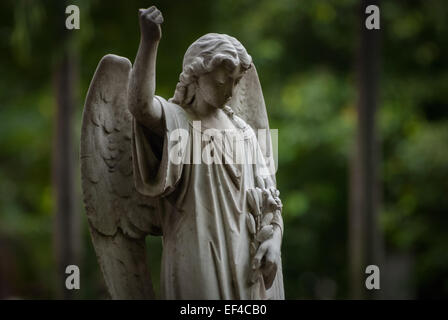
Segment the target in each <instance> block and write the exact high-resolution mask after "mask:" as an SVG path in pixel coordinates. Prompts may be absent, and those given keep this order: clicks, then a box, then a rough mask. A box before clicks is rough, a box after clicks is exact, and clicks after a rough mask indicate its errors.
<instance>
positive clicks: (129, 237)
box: [81, 55, 161, 299]
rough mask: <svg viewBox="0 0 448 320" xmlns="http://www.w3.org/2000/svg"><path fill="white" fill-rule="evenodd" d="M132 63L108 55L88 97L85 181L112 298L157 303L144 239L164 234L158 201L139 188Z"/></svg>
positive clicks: (93, 232)
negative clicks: (129, 100) (136, 182)
mask: <svg viewBox="0 0 448 320" xmlns="http://www.w3.org/2000/svg"><path fill="white" fill-rule="evenodd" d="M131 68H132V66H131V63H130V62H129V60H128V59H126V58H123V57H119V56H115V55H106V56H104V57H103V58H102V59H101V61H100V63H99V64H98V67H97V69H96V71H95V75H94V76H93V79H92V82H91V83H90V87H89V91H88V93H87V97H86V102H85V106H84V113H83V119H82V132H81V176H82V189H83V196H84V204H85V209H86V213H87V218H88V222H89V228H90V233H91V236H92V241H93V244H94V247H95V251H96V254H97V258H98V261H99V264H100V267H101V270H102V272H103V276H104V279H105V282H106V285H107V288H108V291H109V293H110V295H111V297H112V298H113V299H151V298H154V291H153V288H152V282H151V277H150V274H149V269H148V265H147V257H146V250H145V249H146V246H145V236H146V235H148V234H153V235H161V230H160V224H159V220H158V212H159V211H158V205H159V204H158V200H156V199H150V198H146V197H143V196H142V195H140V194H139V193H137V191H136V190H135V187H134V179H133V167H132V152H131V139H132V136H131V135H132V116H131V114H130V113H129V111H128V107H127V91H128V84H129V77H130V71H131Z"/></svg>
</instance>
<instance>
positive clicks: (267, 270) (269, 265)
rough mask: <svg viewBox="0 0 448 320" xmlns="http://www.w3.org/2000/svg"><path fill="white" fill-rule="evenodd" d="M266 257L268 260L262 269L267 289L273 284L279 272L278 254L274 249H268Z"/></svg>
mask: <svg viewBox="0 0 448 320" xmlns="http://www.w3.org/2000/svg"><path fill="white" fill-rule="evenodd" d="M265 259H266V261H265V264H264V266H263V269H262V274H263V279H264V283H265V287H266V289H269V288H270V287H271V286H272V284H273V282H274V279H275V276H276V274H277V263H276V256H275V254H274V253H273V252H272V251H270V250H268V252H267V253H266V256H265Z"/></svg>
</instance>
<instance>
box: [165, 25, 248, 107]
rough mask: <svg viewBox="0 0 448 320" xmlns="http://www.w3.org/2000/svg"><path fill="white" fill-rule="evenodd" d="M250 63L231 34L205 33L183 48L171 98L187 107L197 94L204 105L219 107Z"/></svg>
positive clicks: (245, 53) (223, 103) (226, 99)
mask: <svg viewBox="0 0 448 320" xmlns="http://www.w3.org/2000/svg"><path fill="white" fill-rule="evenodd" d="M251 63H252V58H251V56H250V55H249V54H248V53H247V51H246V49H245V48H244V47H243V45H242V44H241V43H240V42H239V41H238V40H237V39H235V38H234V37H231V36H228V35H226V34H218V33H209V34H206V35H204V36H202V37H200V38H199V39H198V40H196V41H195V42H194V43H193V44H192V45H190V47H189V48H188V49H187V52H186V53H185V56H184V61H183V67H182V73H181V74H180V76H179V83H178V84H177V86H176V91H175V92H174V96H173V98H171V101H172V102H174V103H176V104H179V105H180V106H182V107H184V108H189V107H191V106H192V105H193V104H194V101H195V100H197V99H198V98H199V96H200V98H201V99H202V100H204V101H205V102H206V103H207V104H209V105H211V106H213V107H216V108H221V107H223V106H224V105H225V103H226V102H227V101H228V100H230V98H231V96H232V93H233V89H234V88H235V86H236V85H237V83H238V81H239V80H240V79H241V77H242V76H243V75H244V73H245V72H246V71H247V70H248V69H249V68H250V66H251Z"/></svg>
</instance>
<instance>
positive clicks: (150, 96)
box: [128, 7, 163, 136]
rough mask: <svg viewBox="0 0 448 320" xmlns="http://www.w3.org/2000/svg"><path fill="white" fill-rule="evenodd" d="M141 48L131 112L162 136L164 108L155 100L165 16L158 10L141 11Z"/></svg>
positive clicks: (131, 90) (133, 78) (131, 89)
mask: <svg viewBox="0 0 448 320" xmlns="http://www.w3.org/2000/svg"><path fill="white" fill-rule="evenodd" d="M139 15H140V28H141V38H140V45H139V48H138V52H137V57H136V58H135V62H134V66H133V68H132V72H131V79H130V83H129V96H128V99H129V100H128V103H129V111H130V112H131V113H132V115H133V116H134V117H135V118H136V119H137V121H138V122H140V123H141V124H142V125H144V126H145V127H147V128H148V129H149V130H151V131H152V132H154V133H156V134H158V135H159V136H161V135H162V134H163V124H162V116H163V113H162V106H161V105H160V103H159V102H158V101H157V100H156V99H155V97H154V95H155V88H156V56H157V47H158V45H159V41H160V38H161V31H160V23H161V21H163V18H162V15H161V13H160V11H159V10H157V8H155V7H151V8H149V9H147V10H140V12H139Z"/></svg>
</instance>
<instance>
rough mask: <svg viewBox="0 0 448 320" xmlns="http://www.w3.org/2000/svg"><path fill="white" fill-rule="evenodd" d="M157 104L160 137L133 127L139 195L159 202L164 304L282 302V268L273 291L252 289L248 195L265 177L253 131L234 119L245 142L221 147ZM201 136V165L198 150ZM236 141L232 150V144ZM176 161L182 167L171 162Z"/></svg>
mask: <svg viewBox="0 0 448 320" xmlns="http://www.w3.org/2000/svg"><path fill="white" fill-rule="evenodd" d="M156 99H157V101H159V103H160V105H161V107H162V112H163V116H162V119H163V125H164V135H163V137H157V136H155V135H154V134H151V133H150V132H149V131H148V130H147V129H146V128H144V127H143V126H142V125H141V124H140V123H138V122H137V120H134V123H133V139H132V140H133V161H134V175H135V183H136V188H137V190H138V191H139V192H140V193H142V194H144V195H146V196H149V197H157V198H159V199H160V202H159V203H160V208H159V210H158V217H157V219H156V220H157V221H154V223H156V224H159V227H160V228H161V231H162V233H163V254H162V266H161V275H160V283H161V298H163V299H262V298H268V299H284V290H283V277H282V268H281V260H280V261H279V262H278V264H279V268H278V271H277V275H276V278H275V280H274V283H273V285H272V287H271V288H270V289H269V290H267V291H265V292H264V293H263V292H260V291H262V290H264V287H263V288H261V290H254V287H253V286H252V285H251V284H250V282H249V279H250V273H251V272H252V270H251V268H250V262H251V256H250V252H249V251H250V250H249V245H250V234H249V232H248V229H247V225H246V214H247V213H248V210H249V207H248V204H247V200H246V190H247V189H249V188H254V186H255V176H256V175H257V174H260V172H258V171H257V169H258V168H257V164H256V163H255V164H254V161H253V159H252V158H251V157H253V155H254V154H255V155H257V154H258V155H261V150H260V147H259V145H258V143H257V140H256V136H255V134H254V132H253V130H252V128H251V127H250V126H249V125H247V124H246V123H245V122H244V121H243V120H242V119H240V118H237V117H236V116H234V117H233V118H234V120H233V121H235V119H236V121H237V122H238V124H239V125H240V127H241V128H242V129H241V132H240V133H241V134H240V135H238V136H237V138H236V143H228V144H225V143H223V141H222V140H223V139H227V137H228V136H227V135H225V136H224V137H223V138H222V139H214V138H215V136H213V137H212V136H208V135H207V134H206V132H202V131H200V129H198V128H196V127H195V126H194V125H193V124H192V122H191V121H190V120H189V118H188V115H187V113H186V111H185V110H184V109H183V108H181V107H180V106H178V105H176V104H173V103H171V102H168V101H166V100H165V99H163V98H161V97H156ZM179 129H180V130H184V131H183V132H184V133H185V132H187V133H188V139H187V141H186V142H185V141H184V142H183V147H182V148H180V146H182V144H181V142H180V141H179V139H175V137H176V136H177V135H175V134H173V132H175V131H176V130H178V131H177V132H179ZM195 130H196V132H195ZM198 135H199V137H200V140H199V145H200V146H201V148H200V163H199V164H198V163H197V158H194V152H195V149H194V146H193V145H194V139H195V138H194V137H197V136H198ZM173 137H174V138H173ZM177 137H178V136H177ZM183 138H185V137H183ZM234 138H235V137H233V138H232V139H233V140H232V141H230V142H235V140H234ZM196 142H197V140H196ZM227 142H229V141H227ZM223 145H225V146H226V148H223ZM196 146H197V144H196ZM238 148H239V149H238ZM224 149H225V150H224ZM204 150H205V151H204ZM212 150H213V151H212ZM196 151H197V149H196ZM236 151H239V152H240V153H239V155H240V156H242V159H243V161H240V162H241V163H236V164H232V163H207V162H206V161H204V158H203V157H202V153H203V152H205V153H204V154H211V155H216V154H220V155H222V154H226V155H229V154H231V155H235V152H236ZM214 152H215V154H214ZM173 154H174V155H177V156H178V157H180V158H181V159H182V161H178V159H177V160H174V161H173V158H176V157H173ZM195 159H196V160H195ZM223 162H227V161H223ZM229 162H230V161H229Z"/></svg>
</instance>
